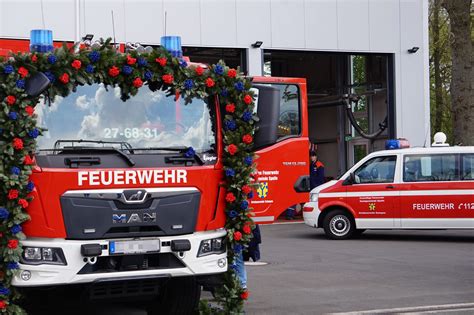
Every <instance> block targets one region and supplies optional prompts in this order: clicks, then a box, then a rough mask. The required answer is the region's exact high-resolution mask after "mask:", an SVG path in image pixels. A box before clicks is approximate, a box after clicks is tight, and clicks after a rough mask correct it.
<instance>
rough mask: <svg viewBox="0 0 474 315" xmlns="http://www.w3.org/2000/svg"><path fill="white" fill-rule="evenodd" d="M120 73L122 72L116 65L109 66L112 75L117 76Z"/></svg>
mask: <svg viewBox="0 0 474 315" xmlns="http://www.w3.org/2000/svg"><path fill="white" fill-rule="evenodd" d="M119 73H120V70H119V68H117V67H116V66H113V67H111V68H109V75H110V76H111V77H116V76H118V75H119Z"/></svg>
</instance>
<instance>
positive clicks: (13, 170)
mask: <svg viewBox="0 0 474 315" xmlns="http://www.w3.org/2000/svg"><path fill="white" fill-rule="evenodd" d="M10 172H11V173H12V175H20V172H21V171H20V169H19V168H18V167H16V166H13V167H12V168H11V170H10Z"/></svg>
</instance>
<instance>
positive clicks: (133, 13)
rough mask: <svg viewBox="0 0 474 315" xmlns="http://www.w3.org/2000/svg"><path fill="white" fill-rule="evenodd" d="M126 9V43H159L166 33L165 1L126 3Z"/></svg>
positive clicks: (142, 0)
mask: <svg viewBox="0 0 474 315" xmlns="http://www.w3.org/2000/svg"><path fill="white" fill-rule="evenodd" d="M124 7H125V18H124V22H125V39H126V41H129V42H132V43H135V42H139V43H146V44H155V43H159V42H160V38H161V36H162V35H163V32H164V30H163V29H164V23H163V20H164V14H163V1H161V0H154V1H147V0H139V1H133V2H132V1H125V2H124ZM143 8H146V10H144V9H143Z"/></svg>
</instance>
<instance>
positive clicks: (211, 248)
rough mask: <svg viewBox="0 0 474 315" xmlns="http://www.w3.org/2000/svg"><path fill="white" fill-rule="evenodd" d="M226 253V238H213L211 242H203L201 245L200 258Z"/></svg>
mask: <svg viewBox="0 0 474 315" xmlns="http://www.w3.org/2000/svg"><path fill="white" fill-rule="evenodd" d="M222 253H225V238H224V237H219V238H213V239H209V240H204V241H201V245H199V251H198V255H197V256H198V257H201V256H207V255H211V254H222Z"/></svg>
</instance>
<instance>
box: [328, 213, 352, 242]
mask: <svg viewBox="0 0 474 315" xmlns="http://www.w3.org/2000/svg"><path fill="white" fill-rule="evenodd" d="M323 227H324V232H325V233H326V236H327V237H328V238H330V239H333V240H345V239H348V238H351V237H352V236H353V234H354V231H355V224H354V219H353V218H352V216H351V215H349V214H348V213H347V212H346V211H344V210H334V211H331V212H330V213H329V214H328V215H327V216H326V217H325V218H324V221H323Z"/></svg>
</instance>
